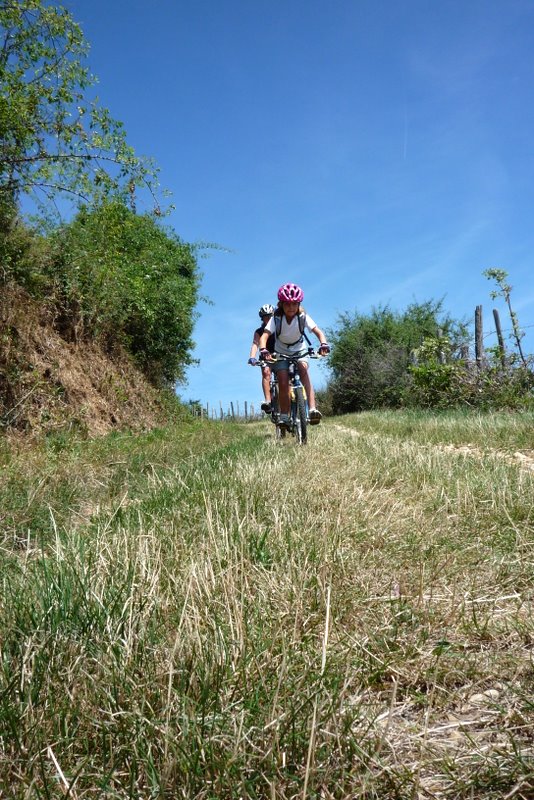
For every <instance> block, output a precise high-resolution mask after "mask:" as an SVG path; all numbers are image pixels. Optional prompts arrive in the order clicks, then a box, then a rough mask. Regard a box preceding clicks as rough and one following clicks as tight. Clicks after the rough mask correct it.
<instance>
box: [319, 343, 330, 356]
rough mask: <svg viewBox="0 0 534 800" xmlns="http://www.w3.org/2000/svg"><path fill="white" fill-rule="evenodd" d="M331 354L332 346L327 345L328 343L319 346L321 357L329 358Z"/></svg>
mask: <svg viewBox="0 0 534 800" xmlns="http://www.w3.org/2000/svg"><path fill="white" fill-rule="evenodd" d="M329 352H330V345H329V344H327V343H326V342H323V343H322V344H321V345H320V346H319V355H320V356H327V355H328V353H329Z"/></svg>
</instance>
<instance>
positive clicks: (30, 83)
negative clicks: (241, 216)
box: [0, 0, 156, 212]
mask: <svg viewBox="0 0 534 800" xmlns="http://www.w3.org/2000/svg"><path fill="white" fill-rule="evenodd" d="M0 37H1V38H0V86H1V89H2V93H1V95H0V205H1V206H2V207H3V208H0V211H2V210H3V211H4V212H5V207H6V205H9V204H10V203H11V204H12V203H13V202H14V201H15V200H16V199H17V198H18V197H19V195H20V194H22V193H25V194H28V195H32V196H33V197H34V199H35V200H36V202H38V203H43V202H44V203H47V202H48V201H50V200H52V199H53V198H55V197H56V196H57V195H58V193H59V194H66V195H70V196H74V197H76V198H80V199H82V200H83V201H84V202H90V201H91V202H96V203H98V202H100V201H101V200H102V199H103V198H104V197H106V196H109V195H110V194H115V195H117V194H118V195H120V196H121V197H122V199H123V200H125V199H126V198H127V197H128V196H133V193H134V191H135V187H136V186H141V185H145V186H149V188H150V190H151V191H153V186H152V183H153V181H154V180H155V176H156V170H155V168H154V166H153V164H152V163H151V162H150V161H148V160H145V159H140V158H138V157H136V156H135V154H134V152H133V150H132V148H131V147H129V146H128V144H127V143H126V137H125V132H124V129H123V126H122V124H121V123H120V122H117V121H115V120H113V119H112V117H111V116H110V113H109V111H108V110H107V109H105V108H102V107H100V106H99V105H98V102H97V100H96V99H88V93H89V91H90V88H91V86H92V85H93V84H94V83H95V78H94V77H93V76H92V75H91V74H90V73H89V71H88V68H87V66H86V65H85V63H84V60H85V57H86V55H87V52H88V45H87V43H86V42H85V41H84V38H83V34H82V31H81V29H80V27H79V25H77V24H76V23H75V22H74V20H73V19H72V17H71V15H70V14H69V12H68V11H66V10H65V9H64V8H61V7H59V6H54V5H45V3H44V2H43V0H17V2H15V3H13V2H9V1H8V0H4V1H3V2H0ZM50 210H51V206H50V205H48V206H47V211H48V212H50Z"/></svg>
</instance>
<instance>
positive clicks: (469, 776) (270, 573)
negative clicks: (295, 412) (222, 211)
mask: <svg viewBox="0 0 534 800" xmlns="http://www.w3.org/2000/svg"><path fill="white" fill-rule="evenodd" d="M473 419H474V418H473ZM373 420H374V424H373ZM486 420H487V421H486V422H481V421H480V420H479V421H478V422H476V425H478V426H479V428H480V426H481V425H482V427H483V428H484V426H485V425H489V428H488V429H499V430H502V431H504V430H505V429H506V430H507V433H506V434H505V433H501V435H500V438H499V440H498V441H496V442H495V443H494V447H492V448H491V451H488V452H486V451H485V450H484V447H483V446H482V445H483V442H482V441H478V442H477V441H476V436H475V433H474V431H475V428H476V425H475V422H473V424H472V425H469V424H467V423H462V424H463V425H464V427H463V429H462V424H461V423H460V422H459V421H458V419H456V422H455V421H454V418H451V417H448V416H440V417H435V416H432V417H431V416H429V415H423V416H420V417H419V419H418V420H416V419H414V418H413V417H409V416H407V415H402V414H399V415H395V416H384V415H379V414H377V415H365V416H361V417H348V418H343V419H341V420H332V421H327V423H326V424H323V425H321V426H320V427H319V428H315V429H313V430H312V431H311V433H310V438H311V441H310V444H309V446H308V447H307V448H301V449H297V448H296V447H295V446H294V445H293V444H292V442H290V441H288V442H284V443H282V444H281V445H278V446H277V445H275V443H274V441H273V439H272V430H271V427H270V426H269V425H268V424H267V423H255V424H252V425H241V426H233V425H230V424H221V423H203V424H199V423H196V424H191V425H188V426H182V427H180V428H175V429H166V430H165V431H160V432H154V433H152V434H148V435H144V436H137V437H136V436H133V435H115V436H108V437H104V438H102V439H101V440H99V441H93V442H85V443H79V444H77V445H76V446H72V445H71V444H68V443H67V442H66V441H65V440H61V441H59V442H56V443H55V445H54V443H53V442H49V444H48V447H47V448H43V449H40V450H36V449H33V450H32V451H26V452H25V453H19V454H16V453H13V452H9V453H8V452H7V451H5V452H4V453H3V455H2V460H3V472H2V479H1V483H0V493H1V500H2V507H3V509H4V520H3V525H2V529H3V542H2V549H1V551H0V552H1V559H2V564H1V574H2V582H1V595H0V619H1V620H2V622H1V623H0V625H1V628H0V642H1V644H0V648H1V653H0V655H1V664H2V673H1V680H2V691H1V692H0V698H1V699H0V737H1V739H0V740H1V741H2V745H3V753H4V755H3V756H0V758H1V759H2V760H1V761H0V785H3V786H5V787H9V790H7V789H6V791H7V793H8V796H13V797H21V798H22V797H28V796H35V797H38V796H39V797H45V796H52V797H56V796H58V797H59V796H61V793H62V791H63V789H64V790H65V791H67V790H69V792H70V794H69V796H72V797H78V798H82V797H83V798H85V797H117V798H141V797H142V798H145V797H173V798H174V797H184V798H215V797H217V798H238V797H247V798H248V797H252V798H254V797H255V798H260V797H261V798H263V797H265V798H292V797H325V798H328V797H335V798H346V797H366V798H381V799H383V798H412V797H421V798H423V797H434V798H436V797H438V798H472V797H476V798H481V797H484V798H502V797H504V796H510V797H512V796H513V797H517V798H521V797H523V798H526V797H531V796H532V792H533V791H534V784H533V783H532V774H533V766H534V764H533V752H532V745H531V735H530V731H531V727H532V724H533V722H534V713H533V712H534V709H533V705H532V686H533V679H534V671H533V666H532V660H531V648H532V642H533V639H534V621H533V618H532V613H531V603H532V593H533V586H534V578H533V574H534V572H533V546H534V527H533V511H532V509H533V499H534V494H533V488H534V487H533V477H534V473H533V472H532V471H531V469H530V465H529V464H526V463H525V464H522V463H520V462H518V461H516V460H514V459H513V458H512V459H510V457H509V456H510V455H512V456H513V453H514V452H516V451H517V450H519V449H522V448H523V449H524V448H525V438H524V437H525V436H526V435H528V433H527V432H526V428H524V427H523V426H522V425H518V423H517V418H514V417H510V416H508V417H506V416H497V415H494V416H493V417H492V418H491V422H490V421H489V419H488V418H486ZM525 421H526V420H524V422H525ZM507 422H508V423H509V424H507ZM531 422H532V420H530V423H531ZM425 427H426V428H427V429H432V430H433V435H432V436H428V435H423V434H422V431H424V429H425ZM385 428H387V431H386V430H385ZM449 445H454V447H450V446H449ZM467 445H470V447H469V448H468V447H467ZM475 445H476V447H475Z"/></svg>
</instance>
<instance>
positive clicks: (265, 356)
mask: <svg viewBox="0 0 534 800" xmlns="http://www.w3.org/2000/svg"><path fill="white" fill-rule="evenodd" d="M260 356H261V359H262V361H272V357H271V354H270V352H269V351H268V350H267V348H266V347H264V348H263V349H262V350H260Z"/></svg>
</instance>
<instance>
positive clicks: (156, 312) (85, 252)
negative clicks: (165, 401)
mask: <svg viewBox="0 0 534 800" xmlns="http://www.w3.org/2000/svg"><path fill="white" fill-rule="evenodd" d="M0 45H1V50H0V86H1V88H2V94H1V97H0V285H1V286H2V291H3V297H2V305H1V309H0V310H1V314H2V316H1V319H0V322H1V324H2V337H1V338H0V377H1V381H0V425H3V426H8V427H9V426H10V425H11V424H12V423H13V420H14V419H15V418H16V419H17V420H18V423H19V426H20V427H22V428H24V427H25V426H26V427H32V426H33V424H34V422H35V420H36V419H37V418H39V419H41V421H44V419H45V417H44V415H42V414H37V413H35V409H34V410H33V411H30V410H28V413H24V414H21V411H23V410H24V408H25V405H27V398H32V399H33V401H35V400H36V399H37V398H38V397H41V399H42V402H44V403H50V402H51V398H50V392H48V393H40V392H39V391H37V390H36V389H35V386H36V385H37V384H39V383H46V382H47V381H48V383H49V384H50V386H51V387H52V389H54V387H55V388H57V387H59V390H60V392H61V394H62V397H63V398H64V399H65V398H66V397H67V394H68V395H69V396H70V398H71V399H72V398H73V397H74V393H73V392H72V391H69V392H67V388H66V387H67V384H68V383H69V381H68V380H67V381H66V382H65V379H64V373H65V369H64V365H63V364H60V365H59V368H58V369H55V366H54V365H57V359H56V361H54V354H52V353H50V354H49V360H50V365H49V366H48V367H43V368H42V369H41V367H39V366H38V365H39V364H41V362H42V360H43V359H42V358H41V355H42V348H43V346H44V347H45V348H46V347H47V345H46V343H44V339H45V337H41V341H40V342H37V340H36V339H37V338H39V337H31V336H29V335H26V334H25V333H23V332H24V331H26V328H27V326H26V324H25V323H26V320H25V319H24V314H25V312H24V305H26V307H27V310H28V313H31V314H32V315H33V322H34V324H35V325H39V326H46V327H47V328H48V329H49V330H50V335H49V336H48V342H49V343H50V342H52V341H55V339H54V336H55V335H56V334H57V335H59V336H60V337H62V339H63V340H64V341H65V342H66V343H68V344H69V345H73V346H75V347H78V348H79V355H80V358H81V359H86V358H87V356H88V352H89V351H88V350H87V346H92V347H93V348H94V347H97V348H99V349H100V350H101V351H102V352H103V353H106V354H107V355H108V357H110V358H111V359H114V360H115V362H116V363H117V365H118V367H117V368H118V369H120V365H121V362H123V361H124V360H128V359H131V360H132V362H133V363H134V364H135V365H136V366H137V368H138V369H139V370H141V371H142V373H143V375H144V376H145V377H146V378H147V379H148V380H149V381H150V383H151V384H152V386H154V387H157V388H159V389H166V388H173V387H174V384H175V382H176V381H181V380H182V379H183V378H184V373H185V370H186V367H187V366H188V365H189V364H191V363H192V355H191V353H192V349H193V344H194V343H193V340H192V333H193V326H194V321H195V316H196V313H195V307H196V305H197V302H198V290H199V284H200V274H199V271H198V265H197V256H198V252H197V247H196V246H195V245H191V244H188V243H186V242H184V241H183V240H182V239H180V237H179V236H178V235H177V234H176V233H175V232H174V231H173V230H172V229H171V228H170V227H169V226H168V225H164V224H163V222H162V220H163V215H162V211H161V209H160V206H159V202H158V198H157V170H156V168H155V166H154V164H153V163H152V161H150V160H147V159H144V158H138V157H137V156H136V155H135V153H134V152H133V150H132V149H131V147H130V146H129V145H128V144H127V141H126V134H125V131H124V129H123V126H122V125H121V123H119V122H116V121H115V120H113V118H112V116H111V115H110V113H109V111H108V110H107V109H105V108H102V107H101V106H100V105H99V104H98V101H97V99H96V98H95V97H94V96H93V95H92V86H93V84H94V82H95V80H94V78H93V77H92V76H91V74H90V73H89V71H88V67H87V66H86V63H85V61H86V56H87V52H88V45H87V43H86V42H85V40H84V38H83V34H82V32H81V30H80V27H79V26H78V25H77V24H76V23H75V22H74V20H73V19H72V17H71V15H70V14H69V12H67V11H66V10H65V9H63V8H61V7H58V6H53V5H52V6H51V5H48V4H46V3H44V2H43V1H42V0H21V2H17V3H8V2H0ZM139 192H141V197H143V193H144V196H145V197H146V196H147V193H148V197H149V199H150V201H151V204H152V209H151V211H149V212H145V213H137V211H136V205H137V201H138V194H139ZM68 198H70V199H71V201H72V204H71V206H70V207H69V206H68V205H66V202H67V199H68ZM30 200H31V203H32V207H33V208H34V209H36V210H37V212H38V213H37V216H34V217H33V219H32V221H31V222H29V221H28V218H27V214H26V216H23V214H22V209H23V208H24V209H25V210H26V211H27V209H28V207H29V206H28V202H29V201H30ZM60 207H61V208H62V209H63V210H67V209H70V210H68V211H67V214H66V221H65V220H63V219H62V218H61V216H60V215H59V214H58V213H57V212H58V210H59V208H60ZM34 340H35V341H34ZM32 343H33V345H35V347H36V348H37V351H36V352H33V353H32V352H31V346H32ZM82 345H83V346H85V350H84V349H83V347H82ZM56 350H57V348H56ZM93 352H95V351H93ZM56 356H57V352H56ZM97 360H98V356H97ZM86 367H87V368H88V369H90V367H91V365H90V363H87V364H86ZM60 372H61V373H63V374H62V375H61V376H60V375H59V373H60ZM36 381H37V383H36ZM119 382H120V381H119ZM124 392H125V393H126V394H128V393H129V389H128V387H125V388H124ZM52 405H53V403H52ZM94 407H95V408H96V405H95V406H94ZM14 409H17V414H16V415H15V414H14V413H13V410H14ZM73 413H74V415H75V416H79V414H77V413H76V410H74V412H73ZM83 416H84V415H83V413H82V417H83ZM111 416H113V417H115V419H117V418H118V417H119V416H120V415H116V414H111ZM30 419H31V420H33V422H30Z"/></svg>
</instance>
